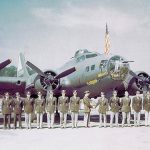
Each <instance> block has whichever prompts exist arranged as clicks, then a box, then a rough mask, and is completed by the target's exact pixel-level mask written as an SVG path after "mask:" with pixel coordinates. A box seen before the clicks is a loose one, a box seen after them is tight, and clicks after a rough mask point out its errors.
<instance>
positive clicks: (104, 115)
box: [99, 113, 106, 127]
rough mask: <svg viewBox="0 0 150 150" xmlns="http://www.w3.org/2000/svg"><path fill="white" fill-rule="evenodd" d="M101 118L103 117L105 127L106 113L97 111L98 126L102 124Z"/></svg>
mask: <svg viewBox="0 0 150 150" xmlns="http://www.w3.org/2000/svg"><path fill="white" fill-rule="evenodd" d="M102 118H103V119H104V127H106V114H102V113H99V127H101V126H102Z"/></svg>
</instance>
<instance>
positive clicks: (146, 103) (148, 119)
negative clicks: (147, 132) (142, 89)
mask: <svg viewBox="0 0 150 150" xmlns="http://www.w3.org/2000/svg"><path fill="white" fill-rule="evenodd" d="M143 109H144V110H145V126H150V92H149V91H147V93H146V95H145V96H144V99H143Z"/></svg>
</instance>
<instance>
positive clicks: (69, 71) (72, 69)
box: [55, 67, 76, 79]
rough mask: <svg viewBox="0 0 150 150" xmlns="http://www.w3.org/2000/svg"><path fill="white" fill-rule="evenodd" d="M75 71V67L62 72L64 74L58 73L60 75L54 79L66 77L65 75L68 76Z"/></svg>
mask: <svg viewBox="0 0 150 150" xmlns="http://www.w3.org/2000/svg"><path fill="white" fill-rule="evenodd" d="M75 71H76V68H75V67H73V68H70V69H68V70H66V71H64V72H62V73H60V74H58V75H57V76H56V77H55V79H60V78H63V77H66V76H67V75H69V74H71V73H73V72H75Z"/></svg>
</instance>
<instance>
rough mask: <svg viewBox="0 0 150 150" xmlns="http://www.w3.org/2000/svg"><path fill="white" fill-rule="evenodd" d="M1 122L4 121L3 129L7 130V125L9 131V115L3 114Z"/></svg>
mask: <svg viewBox="0 0 150 150" xmlns="http://www.w3.org/2000/svg"><path fill="white" fill-rule="evenodd" d="M3 121H4V128H7V125H8V128H9V129H10V123H11V115H10V114H4V118H3Z"/></svg>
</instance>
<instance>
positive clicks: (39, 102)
mask: <svg viewBox="0 0 150 150" xmlns="http://www.w3.org/2000/svg"><path fill="white" fill-rule="evenodd" d="M44 112H45V100H44V99H43V98H42V94H41V92H38V98H37V99H35V114H36V118H37V129H39V128H40V129H41V128H42V124H43V114H44Z"/></svg>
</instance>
